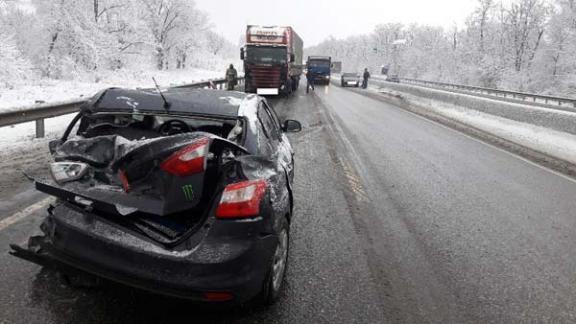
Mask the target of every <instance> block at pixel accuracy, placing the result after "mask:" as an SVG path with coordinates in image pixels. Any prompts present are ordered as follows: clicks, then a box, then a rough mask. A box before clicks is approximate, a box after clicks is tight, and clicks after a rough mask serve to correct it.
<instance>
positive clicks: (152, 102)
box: [84, 88, 256, 118]
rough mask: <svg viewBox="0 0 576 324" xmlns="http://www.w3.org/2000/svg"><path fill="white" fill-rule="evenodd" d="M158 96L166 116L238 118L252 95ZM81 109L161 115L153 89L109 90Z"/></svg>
mask: <svg viewBox="0 0 576 324" xmlns="http://www.w3.org/2000/svg"><path fill="white" fill-rule="evenodd" d="M162 94H163V95H164V97H165V98H166V100H167V101H168V102H169V103H170V107H169V109H168V111H169V113H174V114H194V115H213V116H221V117H233V118H236V117H238V110H239V108H240V106H241V105H242V104H244V103H245V102H246V101H249V100H253V99H255V98H256V96H255V95H251V94H246V93H242V92H236V91H222V90H213V89H184V88H180V89H176V88H173V89H169V90H166V91H163V92H162ZM84 109H87V110H90V111H92V112H118V111H127V112H165V109H164V101H163V100H162V97H161V96H160V93H158V91H156V90H135V89H124V88H110V89H107V90H105V91H103V92H101V93H99V94H98V95H96V96H95V97H94V98H93V100H91V101H89V103H88V105H87V106H85V107H84Z"/></svg>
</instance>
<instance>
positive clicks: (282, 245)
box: [261, 217, 290, 305]
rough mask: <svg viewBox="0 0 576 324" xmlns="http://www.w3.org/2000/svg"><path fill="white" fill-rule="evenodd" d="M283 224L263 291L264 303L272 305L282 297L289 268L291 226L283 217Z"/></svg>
mask: <svg viewBox="0 0 576 324" xmlns="http://www.w3.org/2000/svg"><path fill="white" fill-rule="evenodd" d="M281 222H282V224H281V226H280V231H279V232H278V244H277V245H276V249H275V251H274V255H273V257H272V261H271V262H270V266H269V269H268V275H267V276H266V280H265V281H264V287H263V289H262V294H261V296H262V303H263V304H264V305H271V304H273V303H274V302H275V301H276V300H278V297H279V296H280V292H281V291H282V287H283V284H284V276H285V274H286V268H287V266H288V251H289V249H290V226H289V225H288V220H287V219H286V218H285V217H282V220H281Z"/></svg>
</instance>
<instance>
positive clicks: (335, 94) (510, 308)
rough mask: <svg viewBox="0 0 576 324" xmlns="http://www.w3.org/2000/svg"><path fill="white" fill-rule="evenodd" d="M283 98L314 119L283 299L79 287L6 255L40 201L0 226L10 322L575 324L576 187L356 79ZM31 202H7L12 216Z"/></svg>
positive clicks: (300, 143)
mask: <svg viewBox="0 0 576 324" xmlns="http://www.w3.org/2000/svg"><path fill="white" fill-rule="evenodd" d="M273 103H274V105H275V108H276V110H277V111H278V112H279V114H280V115H281V116H282V117H284V118H293V119H298V120H300V121H301V122H302V123H303V126H304V130H303V132H302V133H299V134H295V135H291V140H292V144H293V145H294V147H295V150H296V154H297V158H296V182H295V190H296V191H295V194H296V197H295V198H296V204H297V205H296V210H295V218H294V221H293V224H292V246H291V251H290V256H289V257H290V263H289V267H288V273H287V278H286V286H285V288H286V289H285V290H284V292H283V296H282V298H281V300H280V301H279V302H278V303H277V304H276V305H274V306H273V307H271V308H268V309H252V310H236V311H232V312H222V311H207V310H203V309H201V308H198V307H191V306H190V305H188V304H187V303H186V302H183V301H178V300H173V299H169V298H162V297H157V296H153V295H150V294H146V293H142V292H140V291H136V290H133V289H130V288H125V287H120V286H117V285H114V284H107V285H105V287H103V288H102V289H100V290H95V291H90V290H88V291H86V290H75V289H71V288H68V287H66V286H64V285H62V284H61V283H60V281H59V280H58V277H57V275H56V274H55V273H53V272H52V271H47V270H42V269H40V268H39V267H37V266H35V265H32V264H28V263H26V262H24V261H20V260H18V259H15V258H13V257H10V256H8V255H7V251H8V243H10V242H16V243H22V242H24V241H25V240H26V238H27V236H28V235H29V234H30V233H31V232H32V231H33V230H34V229H35V228H36V226H37V224H38V223H39V221H40V215H41V214H42V212H41V211H38V212H35V213H33V215H31V216H29V217H26V218H23V219H22V220H21V221H19V222H17V223H15V224H13V225H11V226H8V227H6V228H5V229H3V230H0V292H1V293H0V323H4V322H5V323H178V322H185V323H202V322H221V323H228V322H233V323H271V322H279V323H321V322H326V323H383V322H414V323H422V322H434V323H466V322H482V323H485V322H574V321H576V235H574V233H575V232H576V199H574V197H576V182H574V181H572V180H570V179H567V178H564V177H562V176H559V175H557V174H555V173H552V172H550V171H547V170H545V169H542V168H540V167H538V166H535V165H533V164H530V163H528V162H525V161H524V160H521V159H519V158H517V157H515V156H513V155H510V154H508V153H506V152H503V151H501V150H499V149H496V148H494V147H491V146H488V145H486V144H484V143H481V142H478V141H476V140H474V139H471V138H469V137H467V136H465V135H463V134H461V133H457V132H455V131H453V130H451V129H448V128H445V127H443V126H440V125H438V124H435V123H432V122H430V121H427V120H424V119H422V118H420V117H416V116H414V115H412V114H410V113H407V112H405V111H403V110H401V109H399V108H396V107H394V106H391V105H389V104H386V103H384V102H381V101H378V100H375V99H371V98H368V97H366V96H363V95H362V94H361V91H358V90H354V89H342V88H340V87H337V86H334V85H331V86H329V87H321V86H318V87H317V90H316V92H315V93H314V94H310V95H306V94H305V93H304V92H303V89H301V90H300V91H299V92H298V93H297V94H296V95H294V96H292V97H290V98H285V99H280V100H273ZM15 186H16V185H15ZM18 187H22V185H18ZM14 190H15V192H16V191H19V190H20V191H22V189H21V188H19V189H14ZM0 196H2V199H4V200H5V201H4V202H6V200H7V199H10V197H11V194H10V193H6V192H4V193H3V194H2V195H0ZM34 199H38V197H36V196H34V195H33V194H30V193H24V194H20V195H19V196H18V197H16V198H14V199H12V200H11V201H12V204H7V203H4V204H0V208H3V209H2V213H3V214H2V215H1V216H0V221H1V219H2V218H4V217H5V216H7V215H10V214H11V213H12V212H15V211H16V210H18V209H21V208H22V205H26V204H29V203H31V201H33V200H34ZM24 202H25V203H24ZM10 209H12V210H11V211H10Z"/></svg>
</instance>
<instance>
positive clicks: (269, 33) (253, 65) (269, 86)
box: [240, 25, 304, 95]
mask: <svg viewBox="0 0 576 324" xmlns="http://www.w3.org/2000/svg"><path fill="white" fill-rule="evenodd" d="M303 48H304V43H303V42H302V39H301V38H300V36H298V34H297V33H296V32H295V31H294V29H292V27H282V26H254V25H249V26H248V27H247V29H246V45H245V47H243V48H242V49H241V50H240V58H241V59H242V60H243V61H244V77H245V91H246V92H249V93H257V94H260V95H278V94H290V93H292V92H293V91H295V90H296V89H297V88H298V85H299V83H300V76H301V75H302V67H303V66H302V55H303Z"/></svg>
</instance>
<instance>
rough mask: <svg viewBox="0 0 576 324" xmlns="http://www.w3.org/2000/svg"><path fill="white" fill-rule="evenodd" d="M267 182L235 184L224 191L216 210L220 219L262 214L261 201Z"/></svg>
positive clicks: (261, 180)
mask: <svg viewBox="0 0 576 324" xmlns="http://www.w3.org/2000/svg"><path fill="white" fill-rule="evenodd" d="M266 186H267V185H266V180H263V179H260V180H250V181H243V182H238V183H233V184H230V185H228V186H226V188H225V189H224V193H223V194H222V199H220V204H219V205H218V208H217V209H216V217H218V218H245V217H253V216H257V215H258V214H260V201H261V200H262V197H264V194H265V193H266Z"/></svg>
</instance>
